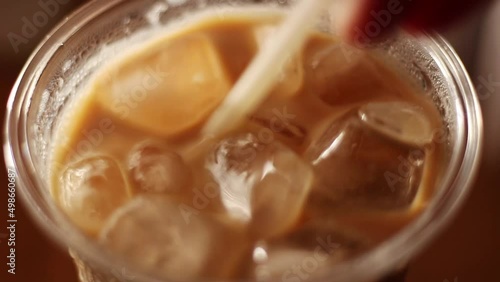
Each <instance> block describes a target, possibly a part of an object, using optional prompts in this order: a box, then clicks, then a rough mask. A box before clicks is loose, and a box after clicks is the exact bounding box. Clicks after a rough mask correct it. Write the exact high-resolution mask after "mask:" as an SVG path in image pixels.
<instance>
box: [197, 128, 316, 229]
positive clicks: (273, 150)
mask: <svg viewBox="0 0 500 282" xmlns="http://www.w3.org/2000/svg"><path fill="white" fill-rule="evenodd" d="M206 167H207V169H208V170H209V171H210V172H211V173H212V175H213V178H214V180H215V181H216V182H217V183H218V184H219V186H220V189H221V200H222V202H223V204H224V206H225V207H226V209H227V211H228V212H229V214H230V215H231V216H233V217H235V218H238V219H239V220H240V221H242V222H247V223H249V224H250V230H251V233H252V235H254V236H256V237H260V238H262V237H273V236H278V235H279V234H282V233H284V232H286V231H287V230H288V229H289V228H291V227H292V226H293V225H294V223H296V222H297V220H298V219H299V216H300V214H301V212H302V208H303V205H304V204H305V201H306V199H307V196H308V194H309V190H310V188H311V186H312V181H313V172H312V169H311V168H310V166H309V165H308V164H306V163H305V162H304V161H302V160H301V159H300V157H299V156H297V155H296V154H295V153H294V152H293V151H292V150H291V149H289V148H287V147H285V146H284V145H282V144H281V143H279V142H272V143H265V142H263V140H259V138H258V136H256V135H254V134H252V133H243V134H236V135H235V136H231V137H228V138H226V139H224V140H222V141H221V142H220V143H219V145H218V147H217V148H216V149H215V151H214V153H213V154H212V155H211V156H209V158H208V159H207V163H206Z"/></svg>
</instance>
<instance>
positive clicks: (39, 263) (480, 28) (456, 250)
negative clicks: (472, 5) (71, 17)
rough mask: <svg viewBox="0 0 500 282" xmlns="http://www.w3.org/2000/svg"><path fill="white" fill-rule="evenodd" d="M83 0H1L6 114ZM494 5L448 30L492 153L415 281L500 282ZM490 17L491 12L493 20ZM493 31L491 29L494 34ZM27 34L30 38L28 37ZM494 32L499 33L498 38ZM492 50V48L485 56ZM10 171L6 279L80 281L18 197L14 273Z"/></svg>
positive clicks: (0, 204) (0, 102)
mask: <svg viewBox="0 0 500 282" xmlns="http://www.w3.org/2000/svg"><path fill="white" fill-rule="evenodd" d="M49 2H52V3H53V4H54V3H56V5H55V6H51V7H52V8H46V7H47V5H41V3H49ZM83 2H84V0H69V1H68V0H23V1H5V0H3V1H2V4H1V8H0V109H1V116H2V117H3V116H4V115H5V105H6V101H7V98H8V96H9V93H10V89H11V88H12V86H13V84H14V81H15V79H16V77H17V75H18V73H19V72H20V70H21V68H22V66H23V63H24V62H25V61H26V59H27V57H28V56H29V54H30V53H31V51H32V49H33V48H34V47H35V46H36V45H37V44H38V42H39V41H40V40H41V39H42V38H43V37H44V36H45V34H46V33H47V32H48V31H49V30H50V28H51V26H52V25H53V24H55V23H57V22H58V21H59V20H61V19H62V18H64V17H65V16H66V15H67V14H68V13H69V12H70V11H72V10H73V9H75V8H76V7H77V6H78V5H81V4H82V3H83ZM495 5H496V6H497V8H496V10H497V12H496V14H497V15H496V16H495V15H493V12H492V8H491V7H490V8H488V9H486V10H485V11H481V12H480V13H478V14H476V15H473V16H471V17H470V18H468V19H465V20H464V21H463V22H461V23H458V24H457V25H455V26H454V27H453V28H452V29H451V30H450V31H448V32H447V33H446V35H447V37H448V38H449V39H450V40H451V41H452V43H453V44H454V45H455V47H456V48H457V50H458V51H459V53H460V54H461V56H462V58H463V60H464V62H465V63H466V65H467V67H468V69H469V71H470V73H471V76H472V78H473V80H474V81H476V82H478V83H479V85H478V91H479V92H480V94H483V96H482V103H483V104H484V107H485V108H484V110H485V116H486V127H487V128H486V139H487V140H486V143H487V144H486V146H487V150H486V152H485V155H486V156H487V161H484V162H483V165H482V167H481V169H480V174H479V178H478V180H477V181H476V182H477V183H476V184H475V185H474V189H473V192H472V194H471V196H470V198H469V199H468V201H467V203H466V205H465V206H464V208H463V209H462V210H461V212H460V213H459V215H458V216H457V218H456V220H455V221H454V222H453V223H452V224H451V225H450V226H449V228H448V229H447V230H446V231H445V232H444V233H443V234H441V235H440V236H439V238H437V240H435V241H434V242H433V243H432V244H431V245H430V246H429V247H428V248H427V249H426V250H425V251H424V252H423V253H422V254H421V255H420V256H419V257H417V258H416V259H415V260H414V262H413V263H412V264H411V266H410V270H409V277H408V279H407V281H408V282H424V281H425V282H427V281H429V282H432V281H435V282H445V281H447V282H458V281H460V282H469V281H470V282H476V281H481V282H482V281H488V282H494V281H500V204H499V202H500V159H499V158H498V150H496V148H497V147H500V146H499V145H497V144H499V143H498V142H497V141H498V140H499V139H500V138H497V137H498V136H497V135H496V134H495V132H497V131H496V128H498V127H497V126H496V121H497V120H498V119H497V118H496V117H495V116H496V114H495V113H494V112H495V111H494V110H491V109H492V108H493V109H495V108H496V107H498V108H500V99H499V98H498V97H499V96H500V71H499V70H500V56H499V52H500V48H499V47H500V44H499V41H500V38H499V37H500V34H498V32H497V31H495V32H491V31H493V30H496V27H497V26H498V25H500V23H498V21H497V22H496V23H495V21H496V20H495V19H497V18H500V1H497V2H496V3H495ZM56 6H57V7H56ZM44 7H45V8H44ZM42 13H43V14H45V16H43V15H42ZM487 15H489V20H488V16H487ZM484 19H486V21H484ZM26 21H29V22H31V23H36V24H37V25H36V26H35V29H34V30H33V29H31V30H23V28H25V29H26V27H25V26H26ZM488 25H489V26H490V28H488ZM492 27H493V28H492ZM488 30H490V32H491V35H488V32H489V31H488ZM26 31H28V33H26ZM23 32H24V33H25V35H26V34H28V35H29V36H23ZM14 34H16V35H17V36H16V35H14ZM495 35H496V36H498V37H494V36H495ZM20 36H23V38H20ZM28 37H30V38H28ZM487 52H491V53H488V54H486V53H487ZM485 54H486V55H485ZM476 78H477V79H476ZM484 81H489V82H490V83H489V84H488V82H484ZM481 83H482V84H481ZM485 83H486V84H485ZM481 85H482V86H481ZM485 91H488V92H487V93H486V92H485ZM486 94H487V95H486ZM497 102H498V103H497ZM495 103H496V105H497V106H496V107H495V106H494V104H495ZM497 117H498V116H497ZM2 126H3V119H2ZM2 160H3V152H2ZM5 171H6V170H5V167H4V165H3V162H2V168H1V169H0V187H3V188H0V191H3V192H0V281H5V282H15V281H19V282H21V281H22V282H28V281H36V282H38V281H40V282H45V281H53V282H76V281H77V276H76V273H75V270H74V266H73V263H72V261H71V260H70V258H69V256H68V255H67V254H66V252H65V250H64V249H62V248H58V247H56V246H55V245H54V244H53V243H51V241H50V240H49V239H48V238H46V236H45V235H44V234H42V233H41V232H40V230H39V228H38V227H37V226H36V225H35V224H34V223H33V221H32V220H31V218H30V217H29V216H28V215H27V212H26V211H25V208H24V207H22V206H20V205H19V204H20V203H19V198H17V200H18V201H17V202H16V207H17V209H16V216H17V220H18V222H17V229H16V274H15V275H11V274H8V273H7V269H8V267H7V264H6V263H7V258H6V257H7V255H8V247H7V237H6V236H7V230H6V227H7V223H6V220H7V184H8V182H7V178H6V173H5Z"/></svg>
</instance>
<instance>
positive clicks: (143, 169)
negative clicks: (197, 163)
mask: <svg viewBox="0 0 500 282" xmlns="http://www.w3.org/2000/svg"><path fill="white" fill-rule="evenodd" d="M128 166H129V171H130V175H131V180H132V182H133V183H134V184H135V187H136V188H137V189H139V191H144V192H166V193H180V192H182V191H183V190H186V188H187V187H188V186H189V184H190V180H191V171H190V168H189V167H188V166H187V165H186V163H185V162H184V160H183V159H182V157H181V156H179V155H178V154H177V153H175V152H174V151H172V150H169V149H168V148H166V147H165V146H163V145H161V144H159V143H155V142H152V141H147V142H143V143H141V144H139V145H137V146H136V147H135V148H133V149H132V152H131V153H130V157H129V160H128Z"/></svg>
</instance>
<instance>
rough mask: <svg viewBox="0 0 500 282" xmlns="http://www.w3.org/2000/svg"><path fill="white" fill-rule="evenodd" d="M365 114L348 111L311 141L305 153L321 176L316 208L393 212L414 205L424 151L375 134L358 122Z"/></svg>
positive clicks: (369, 126)
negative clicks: (323, 206)
mask: <svg viewBox="0 0 500 282" xmlns="http://www.w3.org/2000/svg"><path fill="white" fill-rule="evenodd" d="M399 110H402V111H404V110H405V108H399ZM396 112H397V109H394V110H393V112H392V113H396ZM380 114H383V112H381V113H380ZM364 115H365V111H364V110H361V111H359V112H358V111H352V112H349V113H348V114H346V115H345V116H343V117H342V118H340V119H337V120H334V121H333V122H330V123H327V127H326V128H322V129H321V130H319V132H320V134H319V136H317V137H313V138H311V139H312V140H311V143H310V145H309V148H308V150H307V151H306V153H305V154H306V158H307V159H308V160H310V161H311V162H312V163H313V165H314V169H315V171H316V176H317V177H318V182H317V185H316V187H315V188H314V189H313V192H312V193H311V200H312V201H313V202H314V204H313V205H317V206H320V204H319V203H324V204H325V205H327V206H330V207H334V208H338V207H342V208H353V209H374V210H381V209H382V210H394V209H402V208H406V207H408V206H409V205H410V204H411V203H412V201H413V199H414V197H415V195H416V193H417V191H418V187H419V184H420V181H421V176H422V172H423V166H424V161H425V150H424V148H423V147H418V146H415V145H413V144H411V143H404V142H401V140H404V138H402V139H395V138H393V137H394V134H391V135H385V134H383V133H384V132H385V131H386V130H380V129H379V130H374V129H373V125H372V124H370V123H367V122H365V121H364V120H363V119H362V118H360V117H364ZM398 115H399V114H395V115H394V117H397V116H398ZM378 126H382V125H381V124H380V125H378Z"/></svg>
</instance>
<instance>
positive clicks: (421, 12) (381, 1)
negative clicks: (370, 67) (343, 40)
mask: <svg viewBox="0 0 500 282" xmlns="http://www.w3.org/2000/svg"><path fill="white" fill-rule="evenodd" d="M360 1H361V5H360V8H359V10H358V11H357V12H356V13H355V15H354V18H353V21H352V22H351V24H350V25H349V29H348V30H347V35H348V38H349V39H350V40H351V41H353V42H354V43H358V44H366V43H369V42H370V41H376V40H378V39H380V38H381V37H383V36H385V35H387V34H388V33H389V32H390V31H391V30H393V29H394V28H395V27H396V26H398V25H400V26H403V27H405V28H406V29H408V30H410V31H413V32H415V31H421V30H426V29H439V28H442V27H444V26H446V25H448V24H450V23H452V22H453V21H454V20H456V19H458V18H460V17H462V16H464V15H465V14H466V13H468V12H470V11H472V10H473V9H475V8H476V7H478V6H480V5H481V4H485V3H486V2H489V1H490V0H360Z"/></svg>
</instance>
